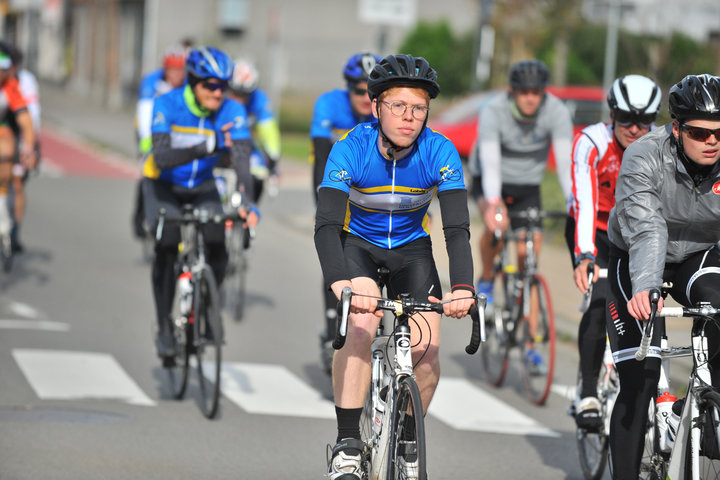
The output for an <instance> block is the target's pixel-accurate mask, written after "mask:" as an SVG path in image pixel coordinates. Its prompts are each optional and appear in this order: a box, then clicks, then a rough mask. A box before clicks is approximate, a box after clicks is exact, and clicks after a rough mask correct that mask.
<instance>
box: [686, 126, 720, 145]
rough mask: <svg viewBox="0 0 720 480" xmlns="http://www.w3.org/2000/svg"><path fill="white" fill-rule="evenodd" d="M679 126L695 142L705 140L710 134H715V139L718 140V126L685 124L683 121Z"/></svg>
mask: <svg viewBox="0 0 720 480" xmlns="http://www.w3.org/2000/svg"><path fill="white" fill-rule="evenodd" d="M680 128H682V129H683V130H685V133H687V134H688V137H690V138H691V139H693V140H695V141H696V142H707V141H708V139H709V138H710V136H711V135H714V136H715V140H718V141H720V128H715V129H710V128H703V127H693V126H692V125H685V124H684V123H683V124H682V125H680Z"/></svg>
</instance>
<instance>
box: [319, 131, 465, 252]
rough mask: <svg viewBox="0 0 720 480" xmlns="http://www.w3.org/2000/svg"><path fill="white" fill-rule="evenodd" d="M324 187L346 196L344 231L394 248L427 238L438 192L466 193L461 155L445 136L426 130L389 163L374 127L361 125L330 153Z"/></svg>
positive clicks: (339, 142)
mask: <svg viewBox="0 0 720 480" xmlns="http://www.w3.org/2000/svg"><path fill="white" fill-rule="evenodd" d="M320 186H321V188H322V187H329V188H336V189H339V190H342V191H344V192H346V193H348V194H349V198H348V205H347V212H346V215H345V225H344V227H343V228H344V230H345V231H347V232H350V233H352V234H353V235H357V236H359V237H362V238H363V239H365V240H367V241H368V242H370V243H372V244H374V245H377V246H380V247H383V248H395V247H399V246H401V245H404V244H406V243H409V242H412V241H413V240H417V239H418V238H421V237H426V236H428V235H429V233H430V232H429V227H428V218H427V209H428V207H429V206H430V202H432V199H433V198H434V197H435V195H436V193H437V192H438V191H440V192H442V191H445V190H453V189H462V190H464V189H465V181H464V179H463V170H462V165H461V163H460V156H459V155H458V153H457V150H456V149H455V146H454V145H453V144H452V142H450V140H448V139H447V138H446V137H444V136H443V135H441V134H439V133H437V132H435V131H433V130H431V129H429V128H425V129H424V130H423V131H422V132H421V133H420V136H419V137H418V139H417V141H416V142H415V145H414V146H413V147H412V151H411V152H410V153H409V154H408V155H406V156H405V157H403V158H401V159H400V160H396V161H393V162H391V161H389V160H387V159H386V158H385V157H384V156H383V154H382V153H380V149H379V147H378V128H377V123H375V124H370V123H363V124H360V125H358V126H357V127H355V128H354V129H353V130H351V131H350V132H348V134H347V135H345V136H344V137H343V138H341V139H340V140H339V141H338V142H337V143H335V145H334V146H333V148H332V150H331V151H330V156H329V157H328V161H327V165H326V167H325V175H324V176H323V180H322V184H321V185H320Z"/></svg>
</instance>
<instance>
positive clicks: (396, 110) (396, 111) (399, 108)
mask: <svg viewBox="0 0 720 480" xmlns="http://www.w3.org/2000/svg"><path fill="white" fill-rule="evenodd" d="M382 103H384V104H385V105H387V107H388V108H389V109H390V113H392V114H393V115H395V116H396V117H402V116H403V115H405V112H406V111H407V108H408V105H405V104H404V103H400V102H393V103H390V102H385V101H382ZM429 111H430V108H429V107H426V106H425V105H413V106H412V116H413V118H415V120H425V117H427V114H428V112H429Z"/></svg>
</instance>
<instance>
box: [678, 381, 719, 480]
mask: <svg viewBox="0 0 720 480" xmlns="http://www.w3.org/2000/svg"><path fill="white" fill-rule="evenodd" d="M698 407H699V409H700V416H699V422H700V431H701V434H700V453H699V456H698V464H699V469H698V472H697V473H698V474H699V476H698V477H697V478H701V479H702V480H712V479H720V435H719V434H720V432H719V431H718V428H720V394H719V393H717V392H715V391H713V390H707V391H705V392H703V393H702V394H701V395H700V400H699V402H698ZM693 423H694V422H693ZM690 441H691V440H690V435H688V437H687V444H686V448H685V451H686V457H685V478H694V477H693V473H694V472H693V468H692V458H691V453H690V450H691V449H690Z"/></svg>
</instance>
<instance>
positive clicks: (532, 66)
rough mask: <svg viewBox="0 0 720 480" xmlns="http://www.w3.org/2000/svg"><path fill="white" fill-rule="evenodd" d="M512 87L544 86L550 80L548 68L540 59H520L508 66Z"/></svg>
mask: <svg viewBox="0 0 720 480" xmlns="http://www.w3.org/2000/svg"><path fill="white" fill-rule="evenodd" d="M509 77H510V86H511V87H512V88H545V87H547V84H548V83H549V82H550V70H548V67H547V65H545V63H543V62H542V61H540V60H536V59H532V60H520V61H519V62H515V63H514V64H513V66H512V67H510V75H509Z"/></svg>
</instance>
